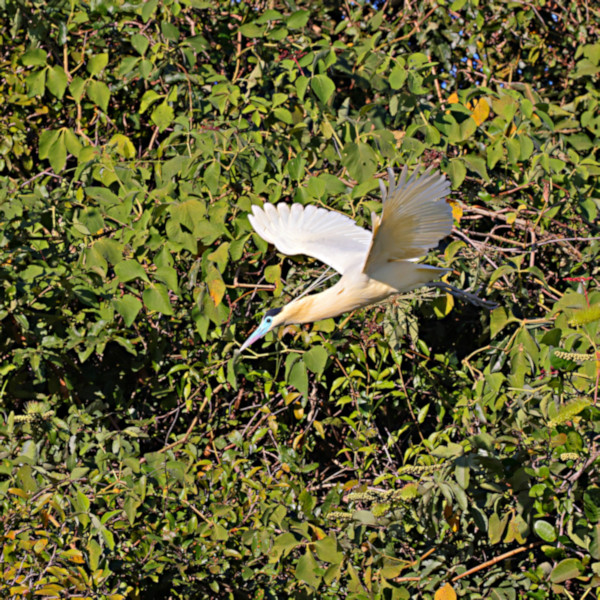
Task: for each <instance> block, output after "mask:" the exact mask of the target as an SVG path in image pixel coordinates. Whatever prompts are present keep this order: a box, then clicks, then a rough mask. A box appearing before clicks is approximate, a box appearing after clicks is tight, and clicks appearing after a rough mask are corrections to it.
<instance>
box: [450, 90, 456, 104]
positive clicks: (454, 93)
mask: <svg viewBox="0 0 600 600" xmlns="http://www.w3.org/2000/svg"><path fill="white" fill-rule="evenodd" d="M448 102H449V103H450V104H457V103H458V94H457V93H456V92H452V93H451V94H450V96H448Z"/></svg>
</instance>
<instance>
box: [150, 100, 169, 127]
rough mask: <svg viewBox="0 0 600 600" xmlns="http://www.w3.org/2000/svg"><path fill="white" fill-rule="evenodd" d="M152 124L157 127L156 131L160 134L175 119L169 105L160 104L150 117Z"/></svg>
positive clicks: (165, 103)
mask: <svg viewBox="0 0 600 600" xmlns="http://www.w3.org/2000/svg"><path fill="white" fill-rule="evenodd" d="M150 118H151V119H152V122H153V123H154V124H155V125H156V126H157V127H158V130H159V131H160V132H161V133H162V132H163V131H164V130H165V129H166V128H167V127H169V125H171V123H172V122H173V119H174V118H175V113H174V112H173V109H172V108H171V106H169V104H168V103H167V102H166V101H165V102H161V103H160V104H159V105H158V106H157V107H156V108H155V109H154V110H153V111H152V115H151V116H150Z"/></svg>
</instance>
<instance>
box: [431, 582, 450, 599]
mask: <svg viewBox="0 0 600 600" xmlns="http://www.w3.org/2000/svg"><path fill="white" fill-rule="evenodd" d="M433 600H456V592H455V591H454V588H453V587H452V586H451V585H450V584H449V583H447V584H446V585H444V587H441V588H440V589H439V590H438V591H437V592H436V593H435V595H434V596H433Z"/></svg>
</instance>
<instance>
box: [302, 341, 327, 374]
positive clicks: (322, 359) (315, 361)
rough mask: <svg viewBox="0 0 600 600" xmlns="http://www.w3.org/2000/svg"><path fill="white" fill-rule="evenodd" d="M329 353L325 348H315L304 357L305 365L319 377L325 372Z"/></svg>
mask: <svg viewBox="0 0 600 600" xmlns="http://www.w3.org/2000/svg"><path fill="white" fill-rule="evenodd" d="M328 357H329V353H328V352H327V350H326V349H325V348H324V347H323V346H314V347H312V348H311V349H310V350H309V351H308V352H306V353H305V354H304V356H303V360H304V364H306V366H307V368H308V370H309V371H312V372H313V373H314V374H315V375H317V376H319V375H321V374H322V373H323V371H324V370H325V365H326V364H327V359H328Z"/></svg>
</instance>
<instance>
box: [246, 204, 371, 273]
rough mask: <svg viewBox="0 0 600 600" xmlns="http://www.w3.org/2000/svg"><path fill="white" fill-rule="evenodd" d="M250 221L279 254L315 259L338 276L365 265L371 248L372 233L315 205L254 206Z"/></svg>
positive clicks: (341, 216) (350, 220)
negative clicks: (354, 267)
mask: <svg viewBox="0 0 600 600" xmlns="http://www.w3.org/2000/svg"><path fill="white" fill-rule="evenodd" d="M248 220H249V221H250V224H251V225H252V227H253V228H254V231H256V233H258V235H260V237H261V238H263V240H265V241H266V242H269V243H270V244H273V245H274V246H275V247H276V248H277V250H279V252H281V253H283V254H288V255H294V254H306V255H307V256H312V257H313V258H316V259H318V260H320V261H321V262H323V263H325V264H327V265H329V266H330V267H333V268H334V269H335V270H336V271H338V272H339V273H344V271H346V270H348V269H349V268H350V267H353V266H357V265H359V266H360V265H363V264H364V262H365V258H366V256H367V252H368V250H369V247H370V246H371V239H372V234H371V232H370V231H367V230H366V229H363V228H362V227H359V226H358V225H357V224H356V223H355V222H354V221H353V220H352V219H351V218H350V217H347V216H345V215H342V214H339V213H336V212H333V211H331V210H327V209H325V208H320V207H316V206H314V205H308V206H302V205H301V204H292V205H291V207H290V205H289V204H285V203H284V202H280V203H279V204H277V206H274V205H273V204H268V203H265V204H264V205H263V207H262V208H261V207H259V206H257V205H254V206H253V207H252V214H251V215H248Z"/></svg>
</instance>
